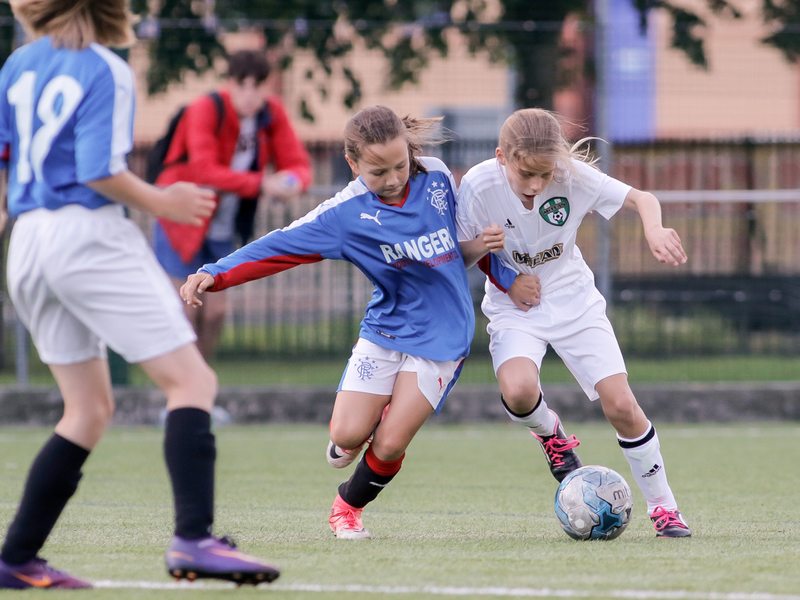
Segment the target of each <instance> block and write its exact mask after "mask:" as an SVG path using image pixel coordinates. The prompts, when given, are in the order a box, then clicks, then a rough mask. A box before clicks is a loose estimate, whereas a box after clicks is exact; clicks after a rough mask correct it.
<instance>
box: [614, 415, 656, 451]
mask: <svg viewBox="0 0 800 600" xmlns="http://www.w3.org/2000/svg"><path fill="white" fill-rule="evenodd" d="M655 437H658V436H657V435H656V428H655V427H653V424H652V423H651V422H650V421H648V422H647V430H646V431H645V432H644V433H643V434H642V435H640V436H639V437H636V438H632V439H629V438H624V437H622V436H621V435H619V434H617V441H618V442H619V445H620V446H621V447H623V448H638V447H639V446H644V445H645V444H646V443H647V442H649V441H650V440H651V439H653V438H655Z"/></svg>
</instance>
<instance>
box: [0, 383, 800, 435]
mask: <svg viewBox="0 0 800 600" xmlns="http://www.w3.org/2000/svg"><path fill="white" fill-rule="evenodd" d="M632 387H633V391H634V393H635V394H636V397H637V399H638V401H639V404H641V406H642V408H643V409H644V411H645V413H646V414H647V416H648V417H650V418H651V419H652V420H653V421H655V422H659V423H662V422H682V423H694V422H703V421H714V422H731V421H776V420H792V421H798V420H800V382H777V383H712V384H699V383H694V384H672V385H636V386H632ZM334 395H335V390H334V389H333V388H328V387H288V386H287V387H270V388H262V387H259V388H249V387H230V388H223V389H222V390H221V392H220V395H219V398H218V400H217V404H218V405H220V406H222V407H223V408H225V409H226V410H227V411H228V412H229V413H230V414H231V416H232V417H233V420H234V422H236V423H266V422H270V423H327V422H328V420H329V419H330V415H331V410H332V408H333V400H334ZM114 396H115V400H116V404H117V409H116V412H115V416H114V423H115V424H117V425H150V424H154V423H156V422H157V421H158V415H159V412H160V411H161V409H162V408H163V407H164V404H165V398H164V395H163V394H162V393H161V392H160V391H159V390H155V389H150V388H117V389H115V390H114ZM499 397H500V394H499V391H498V389H497V387H496V386H494V385H490V386H456V388H455V389H454V390H453V391H452V392H451V394H450V396H449V397H448V399H447V401H446V402H445V406H444V408H443V410H442V413H441V415H439V417H438V418H435V419H434V422H439V423H463V422H473V423H474V422H491V421H505V420H506V419H507V417H506V416H505V413H504V412H503V409H502V406H501V404H500V400H499ZM545 397H546V398H547V402H548V404H549V405H550V406H551V407H552V408H554V409H555V410H556V411H558V413H559V414H560V415H561V418H562V419H563V420H564V421H567V422H573V423H574V422H583V421H599V420H603V418H604V417H603V413H602V410H601V408H600V404H599V402H589V400H588V399H587V398H586V396H584V394H583V392H582V391H581V390H580V388H579V387H577V385H549V386H546V387H545ZM61 412H62V400H61V395H60V394H59V392H58V390H57V389H54V388H16V387H5V388H0V425H53V424H55V423H56V422H57V421H58V419H59V418H60V416H61Z"/></svg>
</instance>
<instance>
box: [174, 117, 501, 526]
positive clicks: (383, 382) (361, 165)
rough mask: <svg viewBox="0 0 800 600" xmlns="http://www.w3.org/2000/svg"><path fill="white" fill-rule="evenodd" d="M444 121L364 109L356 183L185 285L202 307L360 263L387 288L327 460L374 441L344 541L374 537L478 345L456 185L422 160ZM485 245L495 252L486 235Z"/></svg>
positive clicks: (352, 483) (348, 495) (347, 514)
mask: <svg viewBox="0 0 800 600" xmlns="http://www.w3.org/2000/svg"><path fill="white" fill-rule="evenodd" d="M436 121H438V119H420V120H416V119H411V118H409V117H406V118H405V119H400V117H398V116H397V115H396V114H395V113H394V112H392V110H391V109H389V108H386V107H384V106H374V107H370V108H366V109H364V110H362V111H361V112H359V113H358V114H356V115H355V116H354V117H353V118H352V119H350V121H349V122H348V123H347V126H346V128H345V134H344V137H345V157H346V159H347V162H348V164H349V165H350V167H351V168H352V170H353V174H354V175H355V176H356V177H357V179H356V180H355V181H353V182H351V183H350V184H349V185H348V186H347V187H346V188H345V189H344V190H342V191H341V192H339V193H338V194H336V196H334V197H333V198H331V199H330V200H326V201H325V202H323V203H322V204H320V205H319V206H318V207H317V208H316V209H315V210H313V211H311V212H310V213H309V214H308V215H306V216H305V217H303V218H301V219H299V220H297V221H295V222H294V223H292V224H291V225H289V226H288V227H286V228H285V229H282V230H278V231H273V232H272V233H270V234H269V235H266V236H264V237H263V238H261V239H259V240H256V241H254V242H252V243H250V244H248V245H247V246H245V247H243V248H241V249H240V250H238V251H236V252H234V253H233V254H231V255H230V256H228V257H226V258H223V259H221V260H219V261H217V263H215V264H209V265H205V266H204V267H203V268H202V269H200V271H198V273H197V274H196V275H192V276H190V277H189V279H188V281H187V282H186V284H184V286H183V288H182V289H181V296H182V297H183V299H184V300H185V301H186V302H187V303H190V304H192V305H195V306H198V305H200V301H199V299H198V298H197V297H196V296H195V293H200V292H203V291H204V290H209V291H216V290H222V289H225V288H228V287H230V286H233V285H239V284H242V283H245V282H246V281H252V280H254V279H258V278H260V277H266V276H269V275H272V274H274V273H278V272H280V271H283V270H286V269H289V268H291V267H293V266H296V265H298V264H301V263H312V262H317V261H320V260H322V259H323V258H336V259H340V260H347V261H349V262H351V263H353V264H354V265H356V266H357V267H358V268H359V269H360V270H361V271H362V272H363V273H364V274H365V275H366V276H367V277H368V278H369V280H370V281H371V282H372V283H373V284H374V285H375V291H374V293H373V296H372V301H371V302H370V303H369V305H368V307H367V312H366V315H365V316H364V320H363V321H362V322H361V330H360V332H359V339H358V342H357V344H356V345H355V347H354V348H353V354H352V356H351V358H350V360H349V361H348V364H347V367H346V368H345V372H344V375H343V376H342V380H341V383H340V386H339V391H338V394H337V396H336V402H335V405H334V408H333V416H332V417H331V423H330V432H331V442H330V444H329V446H328V452H327V456H328V461H329V462H330V463H331V464H332V465H333V466H335V467H345V466H347V465H349V464H350V463H352V462H353V461H354V460H355V459H356V458H357V457H358V454H359V452H360V450H361V449H362V448H363V447H364V446H365V445H366V444H367V442H368V441H369V440H368V438H369V437H370V436H371V443H369V447H368V448H367V451H366V453H365V454H364V457H363V458H362V460H361V461H360V462H359V463H358V465H357V467H356V469H355V471H354V472H353V475H352V477H350V479H349V480H348V481H347V482H345V483H343V484H342V485H341V486H339V495H338V496H337V497H336V500H335V502H334V504H333V508H332V509H331V517H330V520H329V522H330V525H331V528H332V529H333V531H334V533H335V534H336V537H337V538H345V539H366V538H369V537H370V534H369V532H368V531H367V530H366V529H364V525H363V524H362V521H361V511H362V509H363V508H364V506H366V505H367V503H369V502H371V501H372V500H374V499H375V498H376V497H377V495H378V493H379V492H380V491H381V490H382V489H383V488H384V487H385V486H386V484H388V483H389V482H390V481H391V480H392V478H393V477H394V476H395V475H396V474H397V472H398V471H399V470H400V465H401V464H402V462H403V457H404V456H405V450H406V448H407V447H408V444H409V443H410V442H411V439H412V438H413V437H414V435H415V434H416V432H417V431H418V430H419V428H420V427H421V426H422V424H423V423H424V422H425V420H426V419H427V418H428V416H429V415H430V414H431V413H432V412H433V411H436V412H438V411H439V410H440V409H441V406H442V403H443V402H444V399H445V397H446V396H447V393H448V392H449V391H450V389H451V388H452V387H453V385H455V382H456V380H457V379H458V375H459V373H460V371H461V365H462V362H463V360H464V357H466V356H467V354H468V353H469V346H470V342H471V341H472V334H473V329H474V325H475V317H474V314H473V308H472V299H471V298H470V294H469V288H468V285H467V277H466V271H465V268H464V261H463V259H462V253H461V249H460V248H459V246H458V245H457V243H456V237H455V236H456V228H455V215H454V210H455V195H454V194H455V184H454V181H453V177H452V175H451V174H450V172H449V171H448V170H447V168H446V167H445V165H444V164H443V163H442V162H441V161H440V160H438V159H435V158H421V157H417V153H418V152H419V149H420V142H421V141H423V138H424V137H425V135H426V133H427V132H428V131H430V128H431V126H432V125H433V124H434V123H435V122H436ZM487 241H488V240H487ZM473 242H475V240H473ZM473 247H474V251H475V252H480V253H481V254H485V253H486V249H487V247H486V245H485V244H484V240H482V239H478V240H477V243H476V244H473ZM473 247H471V248H467V250H469V251H473ZM509 275H510V279H511V281H512V282H513V281H514V279H515V277H516V273H515V272H513V270H511V269H505V270H504V271H502V272H499V273H498V274H497V276H498V277H500V278H501V279H504V280H505V281H508V276H509ZM507 287H511V286H510V285H508V286H507ZM390 402H391V404H390ZM381 415H383V418H382V419H381ZM376 424H377V427H376ZM373 430H374V431H373Z"/></svg>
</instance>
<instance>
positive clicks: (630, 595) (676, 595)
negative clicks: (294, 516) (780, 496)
mask: <svg viewBox="0 0 800 600" xmlns="http://www.w3.org/2000/svg"><path fill="white" fill-rule="evenodd" d="M94 586H95V587H96V588H107V589H108V588H111V589H145V590H198V591H200V590H225V589H231V588H233V587H234V585H233V584H228V583H206V582H197V583H189V582H186V581H182V582H174V583H172V582H160V581H113V580H110V579H105V580H102V581H95V582H94ZM258 589H259V590H262V591H265V592H269V591H273V592H319V593H364V594H430V595H436V596H494V597H501V598H503V597H505V598H554V597H555V598H623V599H629V600H650V599H652V600H800V596H797V595H793V594H768V593H760V592H752V593H745V592H731V593H722V592H690V591H685V590H674V591H658V590H610V591H606V592H603V591H599V590H592V591H586V590H571V589H563V590H558V589H552V588H524V587H454V586H449V587H448V586H390V585H324V584H315V583H291V584H280V583H275V584H272V585H261V586H259V587H258Z"/></svg>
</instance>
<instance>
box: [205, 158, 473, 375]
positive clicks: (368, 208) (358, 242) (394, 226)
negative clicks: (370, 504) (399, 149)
mask: <svg viewBox="0 0 800 600" xmlns="http://www.w3.org/2000/svg"><path fill="white" fill-rule="evenodd" d="M421 162H422V164H423V165H424V166H425V168H426V169H427V171H428V172H427V173H419V174H418V175H417V176H416V177H415V178H413V179H410V180H409V184H408V185H409V187H408V192H407V196H406V199H405V201H404V202H403V203H402V204H400V205H395V206H392V205H388V204H385V203H384V202H382V201H381V200H380V199H379V198H378V196H376V195H375V194H373V193H372V192H370V191H369V190H368V189H367V187H366V185H364V183H363V181H361V179H360V178H359V179H357V180H356V181H353V182H351V183H350V184H349V185H348V186H347V187H346V188H345V189H344V190H343V191H341V192H339V193H338V194H336V196H334V197H333V198H331V199H330V200H326V201H325V202H323V203H322V204H320V205H319V206H318V207H317V208H316V209H314V210H313V211H311V212H310V213H308V214H307V215H306V216H305V217H303V218H301V219H298V220H297V221H295V222H294V223H292V224H291V225H289V226H288V227H286V228H284V229H280V230H276V231H273V232H272V233H270V234H268V235H265V236H264V237H262V238H261V239H258V240H256V241H254V242H252V243H250V244H248V245H247V246H244V247H243V248H241V249H239V250H237V251H236V252H234V253H233V254H231V255H230V256H227V257H225V258H223V259H220V260H219V261H217V262H216V263H214V264H210V265H205V266H204V267H203V268H202V269H200V272H205V273H209V274H211V275H212V276H213V277H214V287H213V288H212V289H213V290H222V289H225V288H227V287H230V286H234V285H238V284H241V283H244V282H246V281H252V280H254V279H258V278H261V277H266V276H268V275H272V274H274V273H278V272H280V271H284V270H286V269H289V268H291V267H294V266H296V265H298V264H302V263H311V262H317V261H320V260H322V259H323V258H336V259H340V260H347V261H349V262H351V263H353V264H354V265H356V266H357V267H358V268H359V269H360V270H361V272H362V273H364V275H366V276H367V277H368V278H369V280H370V281H371V282H372V283H373V285H374V286H375V291H374V292H373V294H372V300H371V301H370V303H369V305H368V306H367V312H366V315H365V316H364V319H363V320H362V321H361V331H360V332H359V337H362V338H364V339H367V340H369V341H371V342H374V343H375V344H378V345H379V346H383V347H384V348H389V349H390V350H397V351H399V352H403V353H406V354H411V355H414V356H419V357H422V358H427V359H430V360H436V361H445V360H456V359H459V358H462V357H464V356H467V354H468V353H469V346H470V343H471V342H472V335H473V332H474V328H475V316H474V312H473V305H472V298H471V297H470V293H469V286H468V284H467V275H466V270H465V269H464V262H463V259H462V258H461V250H460V248H459V246H458V242H457V240H456V227H455V215H454V210H455V196H454V192H455V184H454V182H453V177H452V175H451V174H450V172H449V171H448V170H447V167H445V165H444V163H442V162H441V161H440V160H438V159H435V158H423V159H421Z"/></svg>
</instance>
